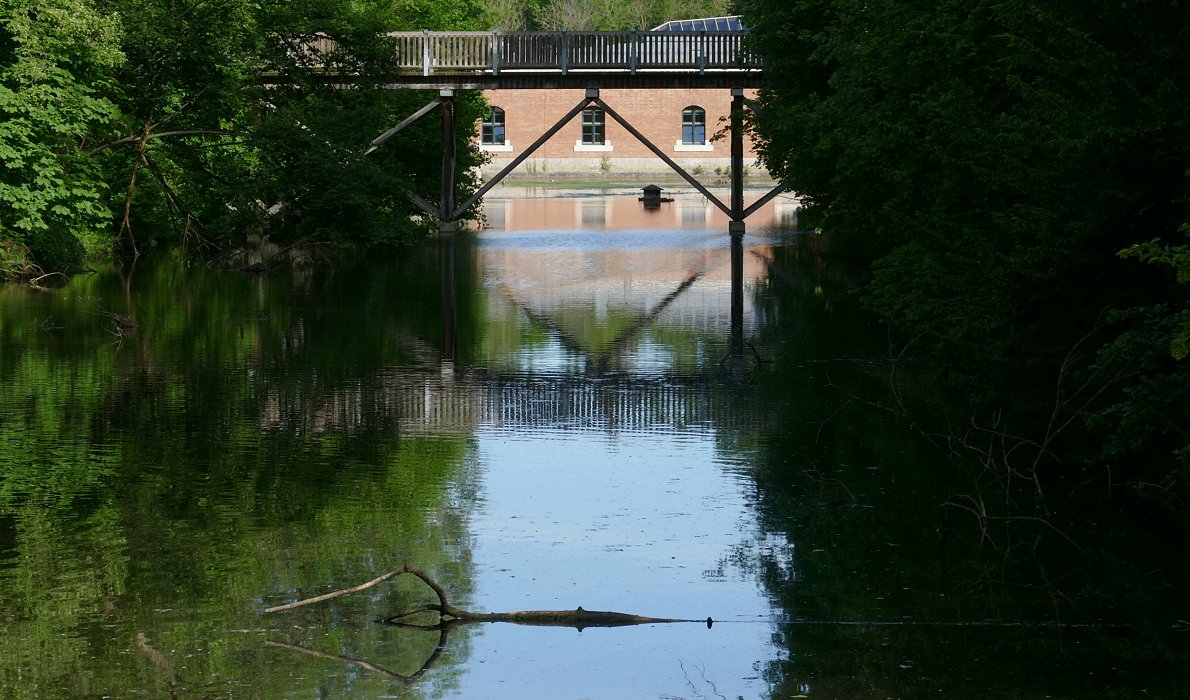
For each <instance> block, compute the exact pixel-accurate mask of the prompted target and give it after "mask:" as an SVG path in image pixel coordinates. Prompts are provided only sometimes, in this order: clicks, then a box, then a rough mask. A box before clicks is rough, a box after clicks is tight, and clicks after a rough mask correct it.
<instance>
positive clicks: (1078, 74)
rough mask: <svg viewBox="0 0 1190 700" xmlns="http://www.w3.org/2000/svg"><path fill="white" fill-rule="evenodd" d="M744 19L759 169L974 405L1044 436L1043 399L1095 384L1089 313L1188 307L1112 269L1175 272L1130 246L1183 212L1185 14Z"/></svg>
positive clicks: (803, 7)
mask: <svg viewBox="0 0 1190 700" xmlns="http://www.w3.org/2000/svg"><path fill="white" fill-rule="evenodd" d="M742 6H743V10H744V14H745V19H746V21H747V22H748V23H750V24H752V25H754V26H755V27H756V29H755V30H754V32H753V42H754V47H755V48H756V49H757V50H758V51H760V52H761V53H762V55H763V56H764V59H765V66H766V76H768V78H769V83H770V88H769V89H767V90H766V91H763V93H762V95H761V102H762V103H763V104H764V107H765V109H764V112H763V115H762V116H760V117H756V118H753V122H752V125H753V127H754V128H755V129H756V132H757V134H758V136H759V139H760V146H759V148H760V152H761V156H762V159H763V161H764V162H765V164H766V165H767V166H768V168H769V169H770V171H771V172H773V173H774V174H775V175H776V176H777V177H779V178H781V179H782V180H784V181H785V182H787V183H789V184H790V185H791V187H792V188H793V189H794V190H795V191H797V192H799V193H800V194H801V195H803V197H804V198H805V200H806V202H807V203H808V205H809V206H810V207H811V208H813V209H814V210H816V211H815V213H816V215H817V216H819V217H820V221H821V225H822V226H823V227H824V228H827V229H829V230H830V231H832V232H835V233H838V234H841V235H842V236H843V237H846V238H849V239H850V242H851V244H852V245H853V246H854V247H856V248H860V249H862V250H863V251H864V252H865V253H866V254H867V255H868V257H869V258H870V259H873V260H874V261H875V265H874V274H873V279H872V282H871V284H870V286H869V287H868V289H867V290H866V299H867V302H868V304H869V305H870V307H871V308H873V309H875V310H877V311H878V312H880V313H881V314H882V315H884V316H885V317H886V318H888V319H889V320H890V321H892V322H893V324H894V325H895V326H897V327H898V328H899V329H901V330H902V331H903V332H904V333H905V334H906V336H907V337H911V338H921V339H925V340H926V341H928V343H925V344H918V346H919V347H925V346H930V347H933V348H935V349H937V350H938V351H939V352H940V353H941V358H942V359H944V360H945V362H946V364H947V365H948V366H949V368H950V376H951V378H952V379H954V380H955V381H954V383H955V384H956V385H957V386H958V387H960V388H961V389H962V390H963V392H964V395H965V397H967V398H969V399H970V400H971V401H972V402H973V403H974V404H975V406H976V407H977V408H979V407H981V406H982V407H994V406H1002V405H1005V404H1007V405H1012V406H1014V410H1015V411H1016V412H1019V413H1021V414H1023V415H1021V416H1020V419H1021V420H1022V421H1023V422H1024V423H1026V424H1030V423H1032V424H1035V425H1042V426H1044V425H1045V424H1046V423H1047V422H1049V420H1050V418H1049V413H1050V410H1051V407H1052V405H1053V397H1054V395H1055V394H1057V395H1058V397H1059V403H1060V410H1061V411H1062V412H1063V415H1068V414H1069V413H1077V412H1079V411H1082V410H1083V409H1084V408H1085V407H1086V404H1085V399H1084V397H1085V396H1086V394H1084V395H1083V396H1082V397H1080V398H1078V399H1077V400H1075V399H1074V398H1073V396H1070V395H1068V394H1066V393H1065V389H1066V386H1065V385H1066V384H1070V383H1074V384H1082V383H1084V382H1093V381H1099V380H1101V379H1102V377H1103V376H1106V375H1103V374H1102V373H1099V372H1097V371H1096V370H1094V369H1093V368H1092V364H1093V363H1094V362H1096V352H1095V349H1096V346H1097V345H1101V344H1104V343H1110V342H1111V341H1112V339H1113V337H1114V335H1113V334H1118V333H1119V332H1121V328H1120V327H1118V326H1112V327H1108V328H1103V327H1102V321H1103V319H1104V318H1105V314H1104V311H1105V310H1110V309H1121V310H1122V309H1128V308H1133V307H1137V308H1148V307H1153V306H1156V305H1165V306H1166V308H1168V309H1169V310H1170V313H1173V312H1175V311H1176V310H1177V309H1180V308H1184V304H1185V297H1186V293H1185V291H1186V290H1185V289H1184V287H1183V288H1181V289H1178V288H1175V287H1173V286H1171V285H1170V284H1169V282H1168V280H1167V279H1165V278H1164V277H1163V276H1162V275H1154V274H1152V273H1151V270H1145V269H1143V268H1142V266H1138V265H1136V264H1135V263H1134V262H1131V261H1129V260H1122V259H1121V258H1120V257H1119V256H1118V255H1117V252H1118V251H1119V250H1121V249H1125V248H1129V247H1130V246H1132V245H1135V244H1141V245H1142V247H1141V248H1139V249H1134V250H1135V252H1134V254H1133V256H1134V257H1141V258H1146V256H1147V259H1152V260H1163V259H1165V258H1164V257H1161V256H1168V257H1169V260H1168V262H1173V260H1174V259H1175V258H1176V255H1177V252H1176V250H1175V249H1164V252H1161V251H1162V249H1155V248H1146V247H1143V246H1144V244H1143V241H1146V240H1149V239H1151V238H1152V237H1153V236H1160V237H1162V238H1167V237H1168V236H1169V235H1171V234H1172V233H1173V232H1175V231H1176V230H1177V227H1178V225H1179V224H1180V223H1182V222H1185V221H1186V218H1187V201H1188V200H1187V199H1186V194H1187V192H1188V190H1190V185H1188V183H1187V181H1186V179H1185V178H1184V176H1183V173H1184V172H1185V171H1186V169H1187V166H1188V165H1190V160H1188V158H1190V156H1188V155H1187V154H1190V116H1188V115H1190V64H1187V63H1186V62H1185V61H1183V60H1179V56H1181V54H1182V53H1183V48H1182V47H1183V46H1184V43H1185V38H1186V36H1187V35H1188V34H1190V15H1187V13H1186V12H1185V11H1184V9H1183V8H1181V7H1179V6H1177V5H1176V4H1173V5H1171V4H1160V3H1124V4H1119V3H1109V2H1105V1H1103V0H1097V1H1095V2H1091V3H1086V2H1072V1H1068V2H1059V3H1057V4H1055V3H1040V2H1030V1H1020V2H1009V3H1003V2H982V1H979V2H974V3H972V2H957V1H955V2H950V1H948V2H942V3H935V4H932V5H930V6H928V7H927V6H924V5H920V4H918V3H910V2H886V3H859V2H852V1H850V0H796V1H793V2H790V1H788V0H745V2H743V3H742ZM1175 264H1182V263H1175ZM1171 330H1172V329H1171ZM1088 334H1091V335H1090V336H1088ZM1146 337H1149V338H1150V339H1151V340H1153V341H1155V342H1164V343H1165V347H1167V348H1169V347H1173V348H1175V349H1176V348H1178V347H1181V345H1180V343H1181V342H1182V341H1180V340H1178V338H1179V337H1180V336H1177V335H1175V336H1174V337H1173V338H1172V342H1171V339H1170V338H1169V337H1167V338H1166V339H1165V340H1164V341H1159V340H1158V339H1157V338H1156V337H1155V336H1146ZM1134 340H1136V339H1134ZM1072 349H1073V350H1072ZM1110 376H1115V375H1110ZM1086 388H1087V389H1088V390H1089V391H1090V394H1091V395H1094V394H1095V393H1096V392H1097V391H1104V392H1106V393H1104V394H1103V395H1102V397H1101V398H1103V399H1105V400H1109V401H1110V400H1111V397H1110V396H1109V394H1111V393H1112V392H1114V391H1116V390H1119V389H1120V387H1118V386H1116V385H1114V384H1113V385H1112V387H1104V386H1102V385H1101V386H1097V387H1091V386H1090V385H1088V386H1087V387H1086ZM1178 393H1181V394H1185V393H1187V387H1186V386H1185V385H1183V386H1182V387H1181V388H1180V389H1178ZM1186 398H1188V399H1190V397H1186ZM1067 399H1070V401H1069V402H1067ZM1173 405H1174V406H1175V407H1176V406H1177V404H1176V403H1175V404H1173ZM1182 405H1183V406H1186V405H1190V400H1184V401H1182ZM1166 417H1167V419H1169V420H1172V421H1173V422H1174V423H1175V424H1180V425H1185V424H1186V423H1187V421H1188V420H1190V416H1187V414H1186V409H1185V408H1180V409H1178V410H1175V411H1174V413H1172V414H1169V415H1167V416H1166Z"/></svg>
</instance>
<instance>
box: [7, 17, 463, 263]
mask: <svg viewBox="0 0 1190 700" xmlns="http://www.w3.org/2000/svg"><path fill="white" fill-rule="evenodd" d="M485 12H486V8H485V7H484V6H483V5H482V4H481V3H478V2H475V0H468V1H467V2H446V1H445V0H430V1H426V2H416V3H414V2H410V1H408V0H376V1H368V2H354V3H336V2H329V1H328V0H316V1H314V2H306V3H300V4H289V3H282V4H275V3H266V4H264V5H261V4H260V3H255V2H249V1H247V0H213V1H212V2H199V3H192V4H190V5H186V6H179V5H177V4H176V3H171V2H165V1H164V0H51V1H50V2H38V3H33V2H29V1H28V0H0V116H2V117H3V118H2V119H0V204H3V206H2V207H0V241H4V242H6V245H7V246H8V247H7V248H6V250H7V251H9V252H10V253H11V252H12V251H18V250H21V251H23V250H27V251H29V252H30V253H31V254H32V255H33V258H34V260H33V261H35V262H37V263H39V264H40V265H41V266H42V267H44V268H47V269H50V268H54V269H58V268H62V269H65V268H66V267H69V266H70V265H75V264H77V263H78V260H79V259H80V256H79V254H78V245H77V244H81V246H82V249H83V251H84V252H85V253H86V254H88V255H96V254H100V253H103V252H106V251H109V250H110V249H111V248H112V247H113V244H114V243H115V241H116V239H117V238H118V239H120V240H122V241H123V243H124V245H125V246H128V247H130V248H133V249H136V248H137V246H138V245H144V244H146V243H150V244H151V243H154V242H157V241H174V240H177V239H178V238H179V236H181V237H182V238H183V239H184V240H186V241H187V242H196V243H199V244H212V245H224V244H227V243H230V242H232V241H235V240H243V238H244V237H245V236H247V235H249V234H253V233H258V232H261V231H262V230H263V231H265V232H267V233H271V234H272V235H273V236H274V237H278V238H285V237H287V236H290V237H291V236H302V237H309V236H311V235H316V236H320V237H326V236H327V235H328V234H329V232H331V231H334V232H335V234H334V235H335V236H336V237H339V238H344V239H349V240H357V241H372V240H380V239H382V240H391V239H399V238H407V237H409V236H410V235H413V234H414V233H415V232H416V231H417V230H418V226H417V224H416V223H414V222H412V221H411V217H416V218H420V212H419V211H418V210H416V209H415V208H414V207H413V205H411V204H410V203H409V202H408V201H407V200H406V199H405V198H404V197H403V196H402V194H401V193H402V191H403V190H406V189H412V190H415V191H417V190H423V191H422V192H421V194H423V195H426V196H428V195H429V194H430V193H429V192H425V191H424V190H425V189H432V190H433V191H434V192H436V191H437V187H436V186H435V187H433V188H428V187H427V186H426V185H425V184H423V183H432V184H434V185H436V183H437V181H438V172H437V168H438V167H439V166H438V164H439V163H440V162H441V158H439V157H430V156H431V155H432V154H431V151H433V150H434V146H433V144H434V143H436V137H431V135H430V134H429V133H427V132H426V130H427V129H428V124H429V123H430V122H431V121H433V120H426V121H427V124H426V125H422V130H423V133H421V134H417V133H416V132H415V133H413V134H412V136H413V137H414V139H416V140H414V139H408V140H406V142H405V143H402V144H400V145H401V146H402V147H400V148H392V147H390V148H389V149H387V150H386V151H385V152H382V153H380V154H378V155H376V156H375V157H369V158H364V157H363V155H362V154H363V150H364V147H365V146H366V144H367V143H368V141H370V140H371V138H372V137H374V136H376V135H378V134H380V133H382V132H383V131H385V130H386V129H388V128H389V127H391V126H392V125H393V124H394V123H396V122H398V121H400V120H401V119H403V118H404V117H406V116H408V114H409V113H410V112H412V111H413V110H415V109H417V108H418V107H420V106H421V105H422V104H424V103H425V102H426V101H427V100H428V99H430V96H428V95H425V94H414V93H409V92H404V91H394V90H385V89H383V87H382V84H381V81H382V78H383V76H384V75H385V71H386V70H387V69H388V68H389V66H391V63H392V60H393V44H392V40H391V39H389V38H388V37H386V36H385V32H388V31H393V30H402V29H423V28H429V29H437V30H444V29H477V28H481V27H482V26H483V23H482V21H481V20H480V18H481V17H482V16H483V15H484V13H485ZM320 36H329V37H331V38H333V39H334V41H335V44H336V49H335V51H334V53H333V54H332V55H331V56H330V57H329V59H330V62H331V65H332V66H333V67H335V68H338V69H339V70H341V71H344V72H347V73H350V74H353V75H355V76H356V83H357V85H356V88H355V89H353V90H344V89H341V88H340V87H339V86H336V85H331V84H328V83H327V81H325V80H323V79H322V77H323V76H315V75H313V74H312V70H311V68H312V67H311V66H310V65H309V64H308V61H305V58H306V56H307V54H305V53H303V50H302V45H303V43H304V42H306V41H309V40H312V39H315V38H317V37H320ZM264 72H271V73H274V74H278V75H280V76H282V78H283V79H282V80H278V81H275V83H276V84H274V85H266V84H264V82H263V81H262V80H261V75H262V73H264ZM458 103H459V109H458V119H459V122H460V123H462V124H470V123H472V121H473V118H474V117H475V116H476V115H477V114H478V113H479V111H480V110H481V109H482V106H481V105H480V101H479V98H478V96H476V95H465V96H462V97H460V99H459V100H458ZM459 146H460V152H461V153H462V154H463V155H462V157H461V158H459V160H458V177H457V180H458V182H459V187H460V193H463V192H469V191H471V189H472V188H474V186H475V181H474V175H473V174H472V173H471V170H472V168H473V167H474V166H475V165H476V164H478V162H479V159H480V155H479V153H478V152H475V151H473V150H472V149H471V147H470V143H469V134H468V133H467V130H466V129H464V130H463V133H461V134H460V136H459ZM262 204H264V205H265V206H264V207H262V206H261V205H262ZM270 205H281V206H280V207H279V208H280V209H281V210H282V211H283V213H284V215H283V216H268V215H266V214H265V211H264V210H265V208H267V207H268V206H270ZM274 209H276V207H275V208H274ZM70 239H74V241H76V242H77V244H72V242H71V240H70ZM190 249H192V250H193V248H190ZM9 258H11V259H13V260H19V258H12V256H11V255H10V254H8V253H6V259H9ZM27 262H29V261H28V260H26V261H25V262H13V263H6V264H5V268H4V269H5V270H13V269H24V268H25V267H26V263H27Z"/></svg>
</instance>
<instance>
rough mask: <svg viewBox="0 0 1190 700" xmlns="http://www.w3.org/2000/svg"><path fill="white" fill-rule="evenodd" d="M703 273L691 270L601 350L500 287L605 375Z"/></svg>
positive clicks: (599, 372)
mask: <svg viewBox="0 0 1190 700" xmlns="http://www.w3.org/2000/svg"><path fill="white" fill-rule="evenodd" d="M703 272H704V271H703V270H699V271H697V272H691V273H690V274H689V275H687V276H686V279H684V280H682V283H681V284H679V285H678V286H677V288H676V289H674V290H673V291H671V292H670V293H669V294H666V295H665V297H663V298H662V299H661V301H659V302H657V303H656V304H655V305H654V306H653V308H651V309H649V310H648V311H647V312H645V313H644V314H643V315H641V316H640V317H639V318H637V319H636V320H635V321H633V322H632V324H631V325H629V326H628V327H627V328H625V329H624V330H623V331H621V332H620V334H619V335H617V336H616V337H615V338H613V339H612V341H611V342H610V343H608V344H607V347H605V348H604V349H602V350H600V351H597V352H596V351H594V350H593V349H591V348H585V347H583V345H582V343H580V342H579V341H578V339H577V338H575V337H574V336H573V335H572V334H570V333H568V332H567V331H566V330H565V329H563V328H562V327H561V326H559V325H558V323H557V322H555V321H554V320H553V319H551V318H549V317H548V316H546V315H545V314H541V313H538V312H535V311H533V309H531V308H529V305H528V304H526V303H524V302H522V301H520V300H518V299H517V298H516V295H515V293H514V292H513V291H512V290H511V289H509V288H508V286H507V285H504V284H501V285H500V287H501V289H502V291H503V292H504V295H505V296H506V297H507V298H508V300H509V302H511V303H512V304H513V305H514V306H516V307H517V308H518V309H520V310H521V311H523V312H525V315H527V316H528V317H529V318H530V320H532V321H533V322H534V323H537V324H538V325H541V326H544V327H546V328H548V329H549V330H550V331H551V332H552V333H554V334H555V335H556V336H557V338H558V341H559V342H560V343H561V344H562V347H564V348H566V349H567V350H570V351H571V352H574V353H577V354H580V355H583V356H584V357H586V358H587V371H588V373H592V372H593V373H596V374H602V373H604V372H607V370H608V368H609V367H610V366H611V361H612V359H613V358H614V359H619V358H620V357H621V355H622V354H623V352H624V350H625V349H626V348H627V347H628V344H629V343H630V342H631V341H632V340H634V339H635V338H636V336H637V335H638V334H640V332H641V330H642V329H644V328H645V327H646V326H648V325H649V324H650V323H652V322H653V321H654V320H656V318H657V317H658V316H659V315H661V312H662V311H665V309H666V308H667V307H669V305H670V304H672V303H673V301H674V300H675V299H677V298H678V297H679V296H681V295H682V293H683V292H685V291H686V290H687V289H689V288H690V285H692V284H694V283H695V282H697V281H698V279H699V278H700V277H702V275H703Z"/></svg>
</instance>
